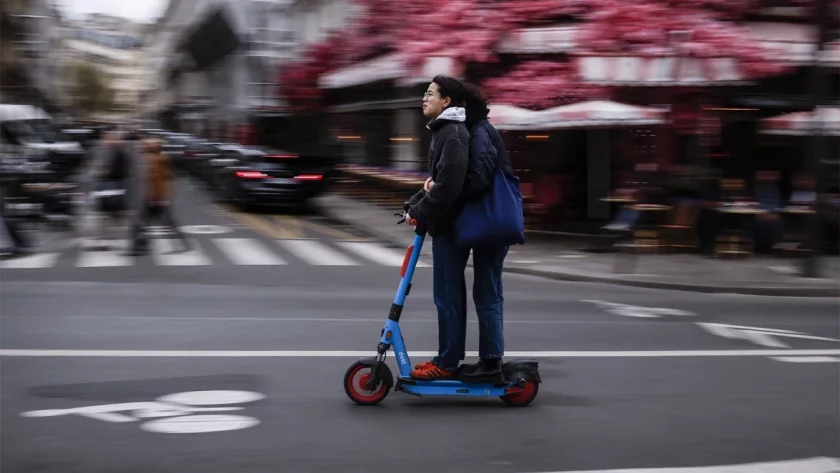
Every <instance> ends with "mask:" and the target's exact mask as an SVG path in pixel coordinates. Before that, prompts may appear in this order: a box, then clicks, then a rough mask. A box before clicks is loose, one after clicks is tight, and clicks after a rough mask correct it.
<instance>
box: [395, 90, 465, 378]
mask: <svg viewBox="0 0 840 473" xmlns="http://www.w3.org/2000/svg"><path fill="white" fill-rule="evenodd" d="M462 93H463V86H462V84H461V82H460V81H458V80H457V79H454V78H452V77H446V76H437V77H435V78H434V79H433V80H432V82H431V84H429V87H428V89H427V90H426V93H425V94H424V95H423V115H425V116H426V118H429V119H430V120H431V121H430V122H429V123H428V124H427V125H426V127H427V128H428V129H429V130H431V131H432V140H431V144H430V146H429V173H430V176H429V179H428V180H427V181H426V185H425V186H424V189H423V190H421V191H419V192H418V193H417V194H416V195H414V196H412V198H411V199H410V200H409V202H407V203H406V213H407V219H408V221H409V222H410V223H411V224H414V225H417V226H418V227H419V228H421V229H425V230H426V232H427V233H428V234H429V235H430V236H431V237H432V260H433V263H432V266H433V270H432V274H433V293H434V301H435V306H436V307H437V312H438V356H436V357H434V359H432V360H431V361H428V362H424V363H420V364H418V365H417V366H415V369H414V370H413V371H412V372H411V376H412V377H414V378H417V379H447V378H453V377H454V376H455V373H456V371H457V369H458V365H459V363H460V361H461V360H463V359H464V357H465V353H464V350H465V347H464V345H465V344H464V339H465V332H466V307H467V303H466V302H467V300H466V299H467V289H466V280H465V278H464V270H465V268H466V265H467V260H468V259H469V255H470V249H469V248H463V247H460V246H458V245H456V243H455V235H454V224H455V219H456V218H457V217H458V215H459V214H460V212H461V210H462V209H463V206H464V201H463V199H462V197H461V194H462V193H463V190H464V183H465V181H466V176H467V165H468V161H469V139H470V137H469V130H467V127H466V125H465V124H464V122H465V120H466V111H465V109H464V107H463V105H462ZM432 182H433V183H434V184H433V185H432V184H431V183H432Z"/></svg>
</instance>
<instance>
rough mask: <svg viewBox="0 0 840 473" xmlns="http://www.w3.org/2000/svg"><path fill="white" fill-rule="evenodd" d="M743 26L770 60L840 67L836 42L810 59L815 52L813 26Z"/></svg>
mask: <svg viewBox="0 0 840 473" xmlns="http://www.w3.org/2000/svg"><path fill="white" fill-rule="evenodd" d="M744 26H745V27H746V28H747V29H748V30H749V31H750V34H751V35H752V36H753V37H754V38H755V39H756V40H758V41H759V42H760V43H761V45H762V46H763V47H764V48H766V49H767V50H768V51H769V52H770V53H771V57H772V58H773V59H776V60H779V61H782V62H787V63H791V64H796V65H809V64H814V63H816V64H818V65H820V66H823V67H840V42H837V41H834V42H831V43H828V44H827V45H826V47H825V48H824V50H823V52H822V53H821V54H820V56H819V57H818V58H814V53H815V52H816V50H817V28H816V26H814V25H809V24H800V23H786V22H773V21H756V22H748V23H746V24H745V25H744Z"/></svg>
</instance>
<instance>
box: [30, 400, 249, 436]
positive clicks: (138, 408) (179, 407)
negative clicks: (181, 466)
mask: <svg viewBox="0 0 840 473" xmlns="http://www.w3.org/2000/svg"><path fill="white" fill-rule="evenodd" d="M263 398H265V395H263V394H260V393H256V392H251V391H186V392H180V393H173V394H167V395H165V396H161V397H159V398H157V399H155V400H154V401H147V402H125V403H119V404H102V405H98V406H85V407H74V408H70V409H47V410H40V411H28V412H22V413H21V414H20V415H21V416H22V417H57V416H64V415H79V416H82V417H87V418H90V419H96V420H99V421H103V422H137V421H140V420H145V419H154V420H150V421H148V422H145V423H142V424H140V426H139V427H140V428H141V429H143V430H146V431H149V432H157V433H164V434H199V433H207V432H224V431H229V430H241V429H247V428H249V427H253V426H255V425H257V424H259V423H260V421H259V420H258V419H255V418H253V417H249V416H245V415H235V414H216V413H217V412H230V411H242V410H244V409H245V408H244V407H241V406H230V405H231V404H245V403H249V402H255V401H258V400H260V399H263ZM220 405H221V406H227V407H204V406H220ZM126 413H130V415H129V414H126ZM211 413H212V414H211Z"/></svg>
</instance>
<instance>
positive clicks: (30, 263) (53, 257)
mask: <svg viewBox="0 0 840 473" xmlns="http://www.w3.org/2000/svg"><path fill="white" fill-rule="evenodd" d="M58 256H59V254H58V253H40V254H36V255H29V256H21V257H17V258H12V259H8V260H5V261H2V262H0V269H39V268H51V267H53V265H55V263H56V261H58Z"/></svg>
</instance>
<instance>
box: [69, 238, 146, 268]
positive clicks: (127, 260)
mask: <svg viewBox="0 0 840 473" xmlns="http://www.w3.org/2000/svg"><path fill="white" fill-rule="evenodd" d="M99 245H105V246H107V247H108V249H107V250H96V249H92V248H93V247H96V246H99ZM128 246H129V242H128V240H88V241H85V242H83V243H82V248H81V249H80V252H79V259H78V260H77V261H76V266H77V267H79V268H106V267H117V266H131V265H133V264H134V260H133V258H131V257H130V256H125V255H123V254H121V253H123V252H125V251H127V250H128Z"/></svg>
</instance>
